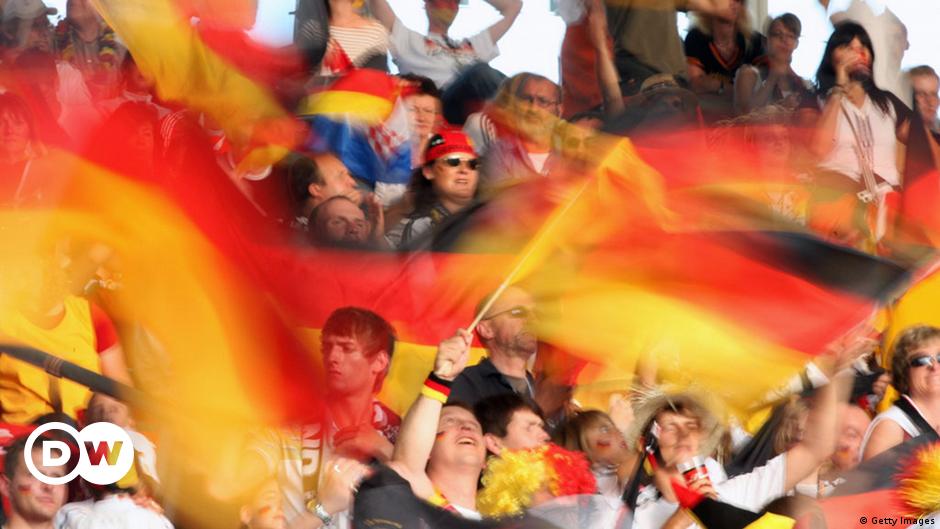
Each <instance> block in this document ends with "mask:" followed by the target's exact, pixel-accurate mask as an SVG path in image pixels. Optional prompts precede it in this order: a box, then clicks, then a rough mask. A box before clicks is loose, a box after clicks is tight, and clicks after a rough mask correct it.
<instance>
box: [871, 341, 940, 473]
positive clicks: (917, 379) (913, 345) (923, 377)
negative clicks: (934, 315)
mask: <svg viewBox="0 0 940 529" xmlns="http://www.w3.org/2000/svg"><path fill="white" fill-rule="evenodd" d="M891 376H892V384H893V385H894V387H895V388H897V390H898V393H900V394H901V396H900V398H898V400H897V401H895V403H894V405H893V406H891V407H890V408H888V409H887V410H886V411H884V412H883V413H881V414H879V415H878V416H877V417H875V420H873V421H872V423H871V426H869V427H868V432H866V434H865V439H864V440H863V441H862V459H863V460H866V459H871V458H872V457H875V456H876V455H878V454H880V453H882V452H884V451H886V450H888V449H890V448H893V447H895V446H897V445H899V444H901V443H903V442H904V441H907V440H908V439H911V438H913V437H917V436H918V435H923V434H927V435H931V436H933V437H934V438H935V439H936V440H940V437H938V434H937V432H940V328H937V327H932V326H929V325H917V326H914V327H910V328H908V329H907V330H905V331H904V332H903V333H901V335H900V336H899V337H898V339H897V341H896V342H895V344H894V350H893V351H892V355H891Z"/></svg>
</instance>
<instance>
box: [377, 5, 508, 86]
mask: <svg viewBox="0 0 940 529" xmlns="http://www.w3.org/2000/svg"><path fill="white" fill-rule="evenodd" d="M390 50H391V52H392V58H393V59H394V60H395V64H397V65H398V69H399V70H401V73H413V74H418V75H423V76H425V77H429V78H430V79H431V80H432V81H434V82H435V83H436V84H437V86H439V87H441V88H446V87H447V86H448V85H450V83H451V82H453V81H454V79H455V78H456V77H457V74H459V73H460V71H461V70H463V69H464V68H465V67H467V66H470V65H471V64H473V63H476V62H490V61H491V60H493V59H495V58H496V57H497V56H499V48H497V47H496V43H495V42H493V39H492V38H490V33H489V31H488V30H483V31H481V32H480V33H477V34H476V35H474V36H472V37H470V38H469V39H465V40H462V41H460V42H454V41H451V40H450V39H448V38H446V37H444V36H442V35H437V34H431V35H422V34H420V33H418V32H417V31H414V30H411V29H408V28H407V27H405V25H404V24H402V22H401V20H399V19H397V18H396V19H395V25H393V26H392V35H391V41H390Z"/></svg>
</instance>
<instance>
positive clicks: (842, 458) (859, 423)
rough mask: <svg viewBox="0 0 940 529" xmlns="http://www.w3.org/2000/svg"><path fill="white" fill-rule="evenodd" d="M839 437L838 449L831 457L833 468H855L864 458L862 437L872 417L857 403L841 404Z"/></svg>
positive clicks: (841, 470) (844, 469) (836, 469)
mask: <svg viewBox="0 0 940 529" xmlns="http://www.w3.org/2000/svg"><path fill="white" fill-rule="evenodd" d="M838 416H839V417H840V420H839V422H840V425H839V437H838V439H837V440H836V451H835V453H834V454H832V457H831V458H830V460H831V463H832V467H833V470H835V471H840V472H844V471H846V470H851V469H853V468H855V466H856V465H858V464H859V462H860V461H861V460H862V439H864V437H865V432H867V431H868V425H870V424H871V417H869V416H868V413H867V412H866V411H865V410H863V409H862V408H860V407H858V406H857V405H855V404H847V403H844V404H840V405H839V414H838Z"/></svg>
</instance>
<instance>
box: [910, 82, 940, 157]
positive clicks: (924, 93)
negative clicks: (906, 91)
mask: <svg viewBox="0 0 940 529" xmlns="http://www.w3.org/2000/svg"><path fill="white" fill-rule="evenodd" d="M909 75H910V77H911V87H912V88H913V89H914V109H915V110H917V112H918V113H919V114H920V117H921V119H923V120H924V125H926V126H927V130H928V131H930V133H931V136H932V137H933V140H934V143H935V144H937V143H940V118H938V117H937V109H938V107H940V77H938V76H937V72H936V71H934V69H933V68H931V67H930V66H918V67H916V68H911V71H910V74H909Z"/></svg>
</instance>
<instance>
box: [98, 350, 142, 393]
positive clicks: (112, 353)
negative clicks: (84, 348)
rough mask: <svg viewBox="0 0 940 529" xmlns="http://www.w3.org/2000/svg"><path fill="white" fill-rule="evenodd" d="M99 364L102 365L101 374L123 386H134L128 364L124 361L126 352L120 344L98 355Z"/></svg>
mask: <svg viewBox="0 0 940 529" xmlns="http://www.w3.org/2000/svg"><path fill="white" fill-rule="evenodd" d="M98 362H99V363H100V365H101V374H102V375H104V376H106V377H108V378H113V379H114V380H117V381H118V382H121V383H123V384H127V385H129V386H133V385H134V382H133V381H132V380H131V375H130V372H129V371H128V370H127V362H126V361H125V360H124V350H123V349H122V348H121V345H120V344H114V345H112V346H111V347H108V348H107V349H105V350H104V351H102V352H100V353H98Z"/></svg>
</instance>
